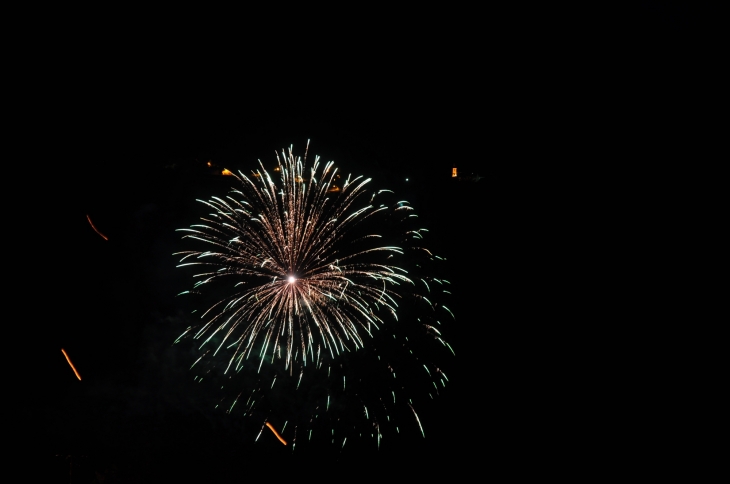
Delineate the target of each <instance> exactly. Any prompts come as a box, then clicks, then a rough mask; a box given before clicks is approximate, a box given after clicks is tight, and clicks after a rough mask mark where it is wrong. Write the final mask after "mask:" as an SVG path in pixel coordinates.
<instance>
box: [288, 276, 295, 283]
mask: <svg viewBox="0 0 730 484" xmlns="http://www.w3.org/2000/svg"><path fill="white" fill-rule="evenodd" d="M295 282H297V278H296V277H294V276H289V284H294V283H295Z"/></svg>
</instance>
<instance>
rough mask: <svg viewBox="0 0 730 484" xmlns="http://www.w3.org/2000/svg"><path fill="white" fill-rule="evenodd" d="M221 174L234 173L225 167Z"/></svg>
mask: <svg viewBox="0 0 730 484" xmlns="http://www.w3.org/2000/svg"><path fill="white" fill-rule="evenodd" d="M221 175H233V173H231V172H230V171H229V170H228V169H227V168H223V171H222V172H221Z"/></svg>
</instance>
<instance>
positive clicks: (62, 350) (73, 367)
mask: <svg viewBox="0 0 730 484" xmlns="http://www.w3.org/2000/svg"><path fill="white" fill-rule="evenodd" d="M61 352H62V353H63V356H65V357H66V361H68V364H69V365H71V369H72V370H73V371H74V373H76V378H78V379H79V380H81V375H79V372H78V371H76V367H75V366H74V364H73V363H71V358H69V357H68V354H66V350H64V349H63V348H61Z"/></svg>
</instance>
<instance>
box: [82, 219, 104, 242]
mask: <svg viewBox="0 0 730 484" xmlns="http://www.w3.org/2000/svg"><path fill="white" fill-rule="evenodd" d="M86 220H88V221H89V225H91V228H92V229H94V232H96V233H97V234H99V235H101V237H102V238H103V239H104V240H109V238H108V237H107V236H106V235H104V234H102V233H101V232H99V229H97V228H96V226H95V225H94V222H92V221H91V217H89V216H88V215H87V216H86Z"/></svg>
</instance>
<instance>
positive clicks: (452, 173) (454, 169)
mask: <svg viewBox="0 0 730 484" xmlns="http://www.w3.org/2000/svg"><path fill="white" fill-rule="evenodd" d="M451 178H456V167H453V168H452V169H451Z"/></svg>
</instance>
